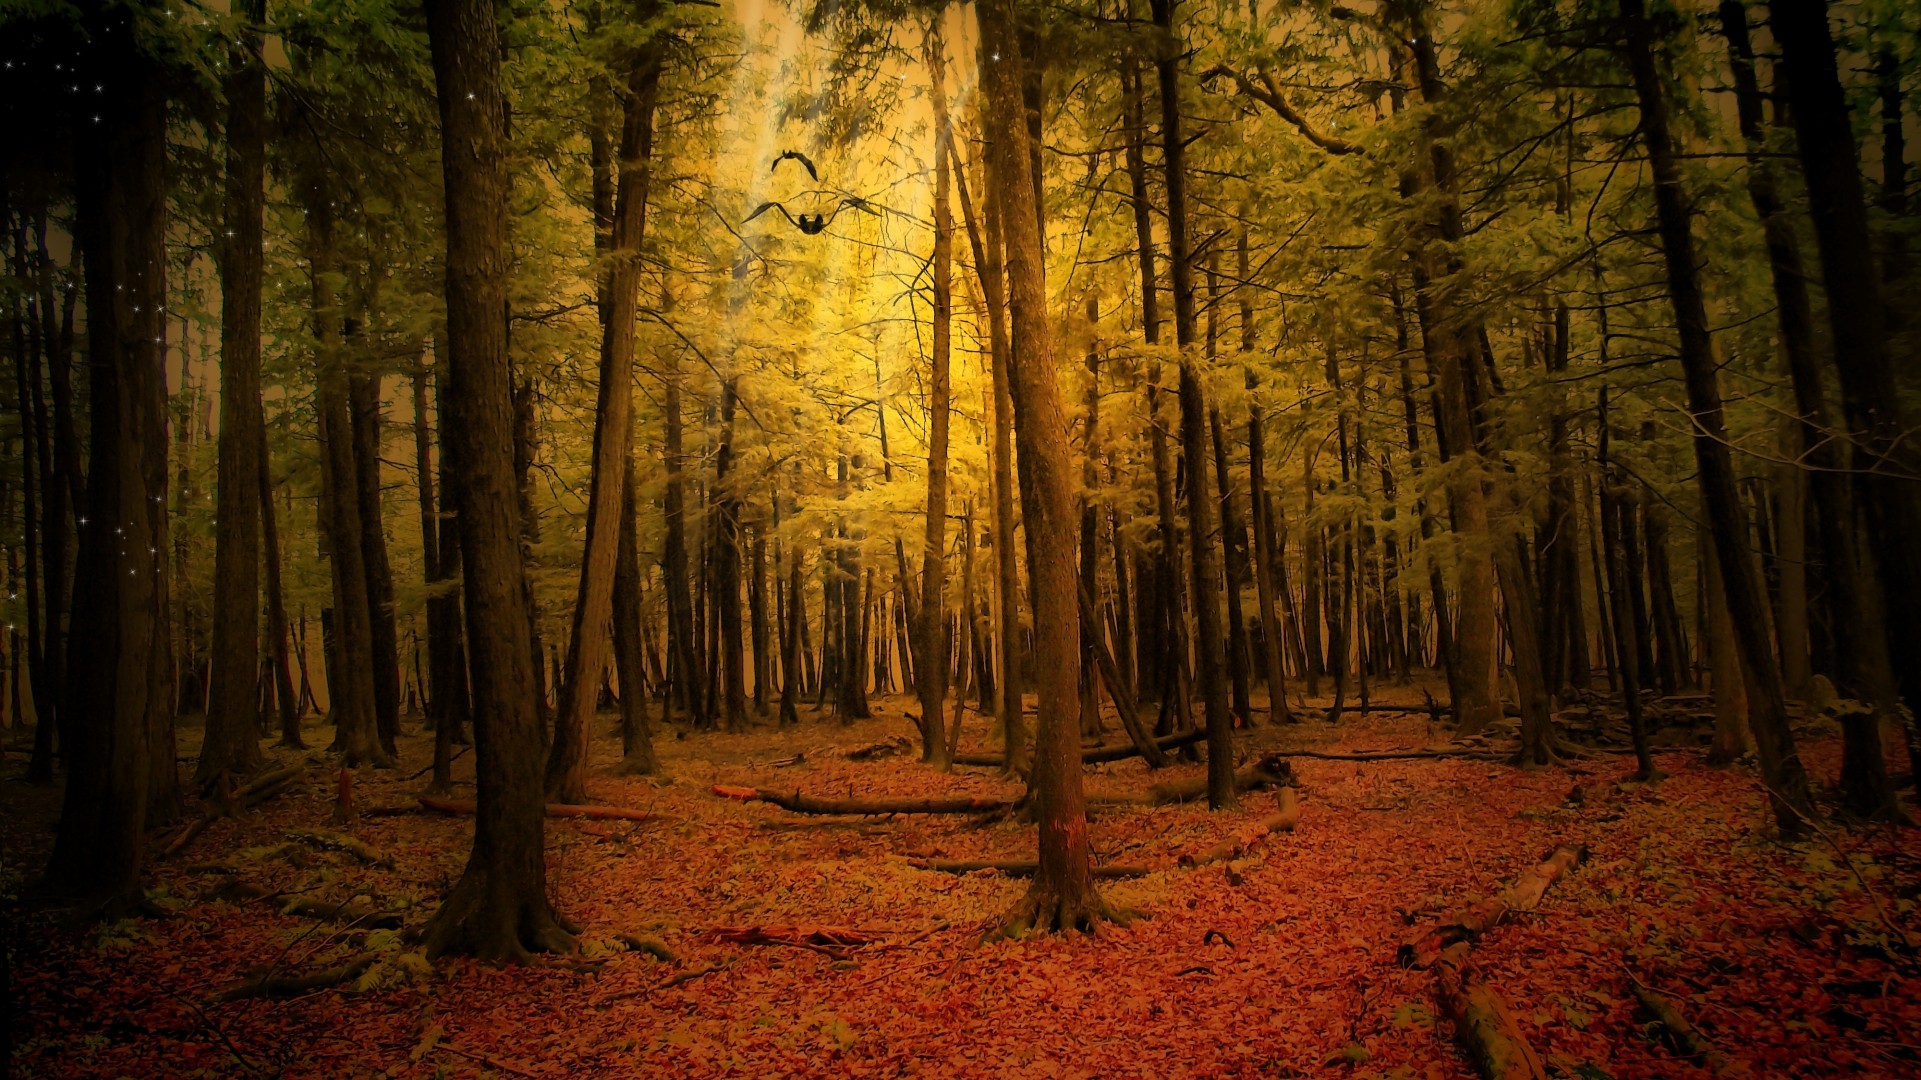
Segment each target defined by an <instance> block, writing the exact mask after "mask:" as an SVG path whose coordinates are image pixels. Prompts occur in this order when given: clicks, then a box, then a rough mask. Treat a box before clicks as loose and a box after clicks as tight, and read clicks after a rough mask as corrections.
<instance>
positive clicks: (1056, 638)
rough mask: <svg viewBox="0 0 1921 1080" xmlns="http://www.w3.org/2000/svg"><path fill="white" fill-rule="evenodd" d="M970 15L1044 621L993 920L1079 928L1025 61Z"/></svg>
mask: <svg viewBox="0 0 1921 1080" xmlns="http://www.w3.org/2000/svg"><path fill="white" fill-rule="evenodd" d="M980 15H981V37H982V42H981V45H982V51H983V52H988V51H991V52H993V53H995V54H997V55H998V56H999V57H1000V59H999V60H998V61H995V62H991V63H989V64H987V65H986V71H987V74H986V79H985V84H986V85H985V91H986V98H985V106H984V107H985V109H986V111H987V112H988V113H989V115H990V116H991V117H992V118H993V122H992V124H991V127H992V130H993V134H994V136H995V147H994V150H995V155H996V158H997V167H996V168H995V170H994V175H995V187H996V189H997V192H996V194H997V195H998V199H997V200H996V201H998V202H1000V203H1002V204H1004V208H1005V222H1004V225H1005V230H1006V233H1005V237H1006V244H1007V278H1008V284H1009V290H1008V291H1009V301H1010V303H1009V305H1008V306H1009V309H1010V314H1011V316H1012V324H1013V336H1012V343H1013V346H1014V349H1015V350H1016V353H1015V355H1016V358H1017V362H1015V363H1011V364H1009V365H1008V367H1009V369H1010V370H1009V376H1010V378H1009V382H1010V383H1011V391H1012V396H1013V398H1014V407H1015V413H1014V424H1015V436H1016V438H1018V439H1019V441H1020V455H1021V473H1022V477H1023V483H1022V485H1021V488H1022V490H1021V497H1022V503H1023V504H1024V509H1025V511H1026V514H1025V518H1026V532H1027V561H1028V579H1029V581H1030V582H1031V583H1032V586H1033V604H1034V622H1035V625H1036V626H1037V627H1045V628H1046V632H1044V633H1038V634H1036V635H1035V652H1036V656H1035V683H1036V690H1037V691H1038V693H1039V699H1040V701H1039V722H1038V725H1037V728H1036V732H1035V740H1034V757H1033V762H1034V764H1033V785H1032V787H1033V792H1034V799H1035V808H1036V813H1037V817H1038V818H1039V822H1040V827H1039V861H1038V864H1037V871H1036V873H1035V875H1034V881H1033V885H1032V886H1031V888H1030V889H1029V891H1028V893H1027V895H1026V897H1024V898H1023V899H1022V900H1021V902H1020V903H1019V904H1017V905H1016V906H1015V908H1014V910H1013V911H1012V912H1011V913H1010V914H1009V915H1008V917H1007V919H1006V921H1005V922H1004V924H1003V928H1004V930H1006V931H1007V932H1010V933H1015V934H1018V933H1022V932H1025V931H1027V930H1030V929H1033V930H1040V931H1046V930H1053V929H1060V928H1067V927H1084V926H1087V925H1090V924H1091V923H1092V922H1094V921H1095V920H1096V919H1098V918H1100V917H1102V916H1104V915H1108V914H1110V912H1109V911H1108V910H1107V908H1106V905H1105V903H1104V902H1103V901H1102V900H1101V898H1100V895H1099V894H1098V893H1097V892H1095V891H1094V885H1093V875H1092V873H1091V870H1090V865H1089V849H1088V837H1087V814H1086V809H1085V803H1084V801H1083V794H1082V789H1081V764H1080V739H1079V737H1078V724H1077V723H1076V722H1075V721H1076V716H1075V713H1076V711H1077V710H1078V708H1079V701H1078V695H1077V683H1078V668H1079V664H1080V636H1079V635H1080V629H1081V626H1080V615H1079V602H1078V601H1079V598H1078V586H1077V584H1076V581H1075V577H1074V554H1075V551H1074V549H1075V536H1074V477H1073V464H1072V457H1071V452H1070V450H1069V447H1068V441H1067V423H1066V418H1065V416H1064V414H1063V412H1062V409H1061V402H1060V388H1059V385H1058V383H1057V381H1056V378H1057V376H1056V372H1055V368H1054V343H1053V332H1052V327H1051V326H1050V325H1049V320H1048V315H1047V287H1046V282H1045V280H1044V276H1043V275H1044V273H1045V254H1044V252H1045V248H1044V245H1043V242H1042V236H1041V228H1040V220H1039V217H1038V212H1037V211H1038V208H1037V206H1036V205H1035V194H1034V192H1035V187H1034V174H1033V166H1032V163H1031V159H1030V157H1029V139H1028V133H1027V131H1026V129H1025V126H1024V125H1023V124H1021V123H1020V118H1021V110H1022V101H1021V92H1020V84H1021V75H1022V72H1023V71H1024V70H1025V67H1024V63H1023V57H1022V53H1021V48H1020V43H1019V40H1018V37H1017V35H1016V33H1015V32H1014V31H1015V27H1014V13H1013V9H1012V4H1011V2H1010V0H985V2H984V3H983V4H982V5H981V11H980ZM1007 674H1010V675H1011V674H1012V673H1011V672H1009V673H1007Z"/></svg>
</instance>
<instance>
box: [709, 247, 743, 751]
mask: <svg viewBox="0 0 1921 1080" xmlns="http://www.w3.org/2000/svg"><path fill="white" fill-rule="evenodd" d="M742 265H743V266H744V265H745V264H744V263H743V264H742ZM739 394H740V389H739V382H738V378H737V377H736V376H729V377H727V378H725V379H723V380H721V384H720V445H719V446H718V447H717V448H716V450H715V453H714V599H713V604H714V607H715V614H716V615H717V616H718V617H719V625H718V627H717V629H718V630H719V632H720V647H719V649H718V650H717V652H718V653H719V658H720V696H721V723H722V724H723V725H724V726H725V728H726V730H728V731H742V730H745V729H746V727H747V658H746V657H745V656H744V655H743V642H742V638H741V625H740V608H741V595H740V493H739V491H738V485H739V483H740V481H739V479H738V478H737V477H735V476H734V412H735V410H736V408H737V404H736V403H737V401H738V399H739Z"/></svg>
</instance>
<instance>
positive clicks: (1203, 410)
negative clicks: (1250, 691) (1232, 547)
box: [1153, 0, 1240, 810]
mask: <svg viewBox="0 0 1921 1080" xmlns="http://www.w3.org/2000/svg"><path fill="white" fill-rule="evenodd" d="M1175 2H1176V0H1153V11H1154V23H1155V25H1157V26H1159V27H1160V28H1161V32H1162V34H1163V35H1164V37H1165V40H1164V41H1163V42H1162V43H1161V49H1160V53H1159V55H1158V56H1156V57H1155V60H1154V67H1155V71H1156V73H1157V74H1158V75H1159V78H1160V91H1161V95H1160V96H1161V147H1162V157H1163V159H1164V161H1165V163H1166V168H1167V261H1168V266H1169V276H1170V279H1171V281H1172V284H1173V291H1174V340H1175V342H1176V343H1177V344H1178V345H1179V347H1180V348H1181V350H1182V356H1181V382H1180V400H1181V461H1182V464H1183V466H1184V467H1185V469H1186V473H1187V534H1188V546H1189V553H1190V555H1191V556H1192V565H1191V566H1190V567H1189V572H1190V574H1191V582H1190V583H1191V585H1192V591H1193V600H1194V622H1195V634H1196V640H1195V644H1196V657H1195V663H1196V664H1197V665H1198V666H1199V668H1200V683H1201V687H1200V689H1201V702H1202V705H1203V707H1204V708H1205V709H1206V716H1207V803H1208V806H1210V807H1212V808H1213V809H1216V810H1221V809H1227V808H1229V807H1233V806H1236V805H1238V804H1239V802H1240V793H1239V791H1238V789H1237V788H1236V787H1235V785H1234V718H1233V715H1232V714H1231V713H1230V712H1229V711H1228V707H1227V672H1226V670H1225V667H1226V654H1227V645H1226V642H1225V641H1224V640H1223V639H1222V635H1221V593H1220V589H1221V565H1220V553H1219V551H1218V549H1216V548H1215V546H1214V505H1213V503H1212V501H1211V500H1210V499H1209V498H1208V497H1207V457H1208V454H1207V402H1206V399H1205V395H1204V394H1203V393H1202V390H1201V373H1200V369H1199V365H1198V362H1197V360H1196V359H1195V358H1193V357H1191V356H1189V355H1188V354H1187V353H1188V350H1189V349H1190V348H1191V347H1192V346H1193V345H1194V344H1195V340H1194V331H1195V327H1194V282H1193V267H1192V266H1191V265H1190V259H1189V252H1188V244H1187V179H1186V164H1185V155H1186V143H1185V142H1184V141H1183V140H1182V136H1181V106H1180V51H1179V44H1178V40H1177V38H1176V34H1175V29H1174V5H1175Z"/></svg>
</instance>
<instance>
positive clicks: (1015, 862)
mask: <svg viewBox="0 0 1921 1080" xmlns="http://www.w3.org/2000/svg"><path fill="white" fill-rule="evenodd" d="M907 865H909V866H912V867H913V868H914V869H916V870H932V871H935V872H936V873H942V874H971V873H974V872H976V871H980V870H993V871H996V872H998V873H1001V874H1004V875H1006V876H1007V877H1017V878H1028V877H1033V876H1034V873H1035V869H1036V864H1035V863H1033V862H1031V861H1029V862H1023V861H1021V860H1019V859H909V860H908V863H907ZM1153 872H1154V868H1153V867H1151V866H1122V865H1108V866H1096V867H1093V868H1092V873H1093V875H1094V876H1095V877H1096V878H1100V879H1106V880H1114V879H1119V878H1137V877H1146V876H1147V875H1148V874H1151V873H1153Z"/></svg>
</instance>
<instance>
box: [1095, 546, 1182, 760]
mask: <svg viewBox="0 0 1921 1080" xmlns="http://www.w3.org/2000/svg"><path fill="white" fill-rule="evenodd" d="M1080 599H1081V625H1082V626H1096V627H1097V626H1100V625H1101V617H1100V615H1099V613H1098V607H1099V605H1097V604H1095V603H1094V598H1093V597H1091V596H1089V595H1088V594H1087V586H1086V585H1085V583H1083V584H1082V586H1081V590H1080ZM1084 640H1085V641H1086V642H1087V643H1088V644H1089V645H1090V646H1092V648H1093V652H1094V658H1095V660H1096V667H1097V668H1098V669H1099V671H1100V673H1101V680H1102V681H1103V682H1104V683H1105V684H1106V685H1107V697H1108V699H1109V700H1110V701H1112V702H1113V703H1114V714H1115V715H1116V716H1119V717H1120V718H1121V727H1122V728H1123V729H1125V730H1126V731H1127V738H1128V741H1129V742H1130V743H1132V744H1133V749H1134V752H1135V753H1137V754H1139V755H1140V756H1141V759H1142V760H1144V761H1146V762H1147V767H1148V768H1150V769H1159V768H1164V767H1165V766H1166V765H1167V752H1166V751H1164V750H1162V749H1161V747H1160V744H1159V743H1157V742H1155V741H1154V735H1153V733H1152V732H1150V731H1148V729H1147V726H1146V725H1145V724H1142V723H1141V719H1140V717H1139V716H1138V715H1136V714H1135V712H1134V691H1133V688H1132V687H1130V686H1129V685H1128V683H1127V680H1126V679H1124V678H1122V677H1121V671H1120V666H1119V665H1118V664H1116V663H1114V654H1113V653H1111V652H1109V651H1108V648H1107V641H1106V639H1105V638H1103V637H1102V636H1101V635H1100V634H1089V635H1088V636H1087V637H1086V638H1085V639H1084ZM1096 700H1097V701H1098V699H1096ZM1081 760H1082V761H1083V762H1085V761H1086V760H1087V758H1086V755H1082V758H1081Z"/></svg>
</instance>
